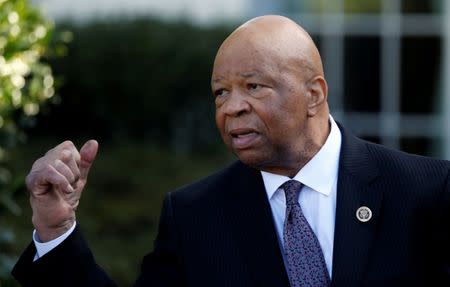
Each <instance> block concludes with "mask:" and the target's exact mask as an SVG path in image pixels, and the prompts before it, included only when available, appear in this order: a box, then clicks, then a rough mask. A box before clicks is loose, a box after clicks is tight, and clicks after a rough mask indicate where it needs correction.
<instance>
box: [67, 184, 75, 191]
mask: <svg viewBox="0 0 450 287" xmlns="http://www.w3.org/2000/svg"><path fill="white" fill-rule="evenodd" d="M66 192H67V193H72V192H74V189H73V187H72V186H71V185H70V184H68V185H67V188H66Z"/></svg>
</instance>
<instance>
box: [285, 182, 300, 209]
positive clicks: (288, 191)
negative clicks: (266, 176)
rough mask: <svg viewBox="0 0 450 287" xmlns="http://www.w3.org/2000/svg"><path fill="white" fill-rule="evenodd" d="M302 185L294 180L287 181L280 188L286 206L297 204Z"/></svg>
mask: <svg viewBox="0 0 450 287" xmlns="http://www.w3.org/2000/svg"><path fill="white" fill-rule="evenodd" d="M302 186H303V184H302V183H301V182H299V181H296V180H288V181H286V182H285V183H283V185H281V188H282V189H283V190H284V194H285V196H286V205H294V204H297V203H298V195H299V193H300V189H301V188H302Z"/></svg>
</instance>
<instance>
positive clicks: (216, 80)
mask: <svg viewBox="0 0 450 287" xmlns="http://www.w3.org/2000/svg"><path fill="white" fill-rule="evenodd" d="M221 81H222V78H221V77H217V78H213V79H211V83H213V84H215V83H219V82H221Z"/></svg>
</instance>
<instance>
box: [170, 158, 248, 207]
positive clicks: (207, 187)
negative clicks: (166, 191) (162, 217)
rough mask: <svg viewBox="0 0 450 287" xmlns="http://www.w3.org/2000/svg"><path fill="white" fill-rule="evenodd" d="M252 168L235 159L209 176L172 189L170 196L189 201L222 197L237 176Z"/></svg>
mask: <svg viewBox="0 0 450 287" xmlns="http://www.w3.org/2000/svg"><path fill="white" fill-rule="evenodd" d="M250 169H251V168H249V167H247V166H245V165H244V164H243V163H242V162H240V161H235V162H233V163H231V164H230V165H228V166H227V167H225V168H223V169H221V170H219V171H217V172H215V173H213V174H211V175H209V176H206V177H204V178H201V179H199V180H197V181H195V182H193V183H190V184H188V185H185V186H182V187H180V188H178V189H176V190H175V191H172V192H171V193H170V196H171V198H172V200H176V201H188V202H192V201H195V200H200V199H202V198H211V197H220V196H221V195H222V194H223V193H226V192H227V190H228V189H229V187H230V186H231V184H232V182H233V180H236V177H237V176H239V175H242V174H244V173H245V172H248V171H249V170H250Z"/></svg>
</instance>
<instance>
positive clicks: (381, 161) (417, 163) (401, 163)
mask: <svg viewBox="0 0 450 287" xmlns="http://www.w3.org/2000/svg"><path fill="white" fill-rule="evenodd" d="M363 142H364V143H365V145H366V147H367V149H368V151H369V154H370V157H371V158H372V159H373V160H374V161H376V162H377V164H378V166H379V168H382V169H383V170H385V171H388V172H391V173H394V174H398V173H408V174H416V173H420V174H421V175H427V174H430V175H434V176H436V175H437V176H446V175H447V174H448V173H449V172H450V161H446V160H441V159H435V158H431V157H425V156H421V155H416V154H410V153H406V152H403V151H399V150H395V149H392V148H389V147H385V146H382V145H379V144H375V143H370V142H367V141H363Z"/></svg>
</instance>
